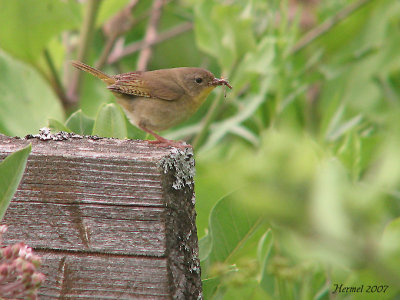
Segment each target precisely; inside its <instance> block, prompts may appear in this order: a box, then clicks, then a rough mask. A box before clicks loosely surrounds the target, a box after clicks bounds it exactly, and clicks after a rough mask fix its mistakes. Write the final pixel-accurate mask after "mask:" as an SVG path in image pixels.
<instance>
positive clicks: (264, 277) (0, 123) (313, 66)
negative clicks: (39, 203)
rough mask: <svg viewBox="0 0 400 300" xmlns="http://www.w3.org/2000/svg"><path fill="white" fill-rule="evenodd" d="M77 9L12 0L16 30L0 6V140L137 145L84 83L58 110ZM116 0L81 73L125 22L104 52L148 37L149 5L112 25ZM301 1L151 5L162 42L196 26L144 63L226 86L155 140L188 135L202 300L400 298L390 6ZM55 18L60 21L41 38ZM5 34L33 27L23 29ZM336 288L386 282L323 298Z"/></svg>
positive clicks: (119, 66)
mask: <svg viewBox="0 0 400 300" xmlns="http://www.w3.org/2000/svg"><path fill="white" fill-rule="evenodd" d="M90 1H91V0H89V1H88V3H85V4H81V3H78V2H74V1H64V2H62V1H61V2H59V3H57V4H54V5H50V4H49V3H50V2H51V3H53V2H52V1H50V2H49V1H43V3H42V2H41V4H40V5H36V7H34V6H35V5H33V4H32V1H25V2H24V5H25V7H24V9H27V8H29V9H32V15H31V16H29V18H26V19H24V20H21V19H20V18H21V17H20V12H21V10H20V6H21V2H22V1H5V0H4V1H2V0H0V15H1V16H4V17H7V18H8V19H11V20H10V22H11V23H9V24H12V26H10V27H8V28H7V29H5V28H3V29H0V47H1V48H2V52H0V66H2V67H1V70H2V74H0V76H2V80H1V81H0V82H1V83H0V91H1V93H0V132H2V133H6V134H9V135H24V134H26V133H28V132H33V131H36V130H37V129H38V128H40V127H42V126H43V123H45V122H46V121H47V119H50V120H49V125H50V126H51V127H52V128H54V129H57V130H64V131H73V132H76V133H79V134H98V135H102V136H113V137H119V138H125V137H128V138H143V137H144V134H143V133H141V132H140V131H138V130H137V129H135V128H134V127H133V126H132V125H131V124H130V123H129V122H127V120H126V117H125V116H124V115H123V113H122V112H121V110H120V108H119V107H118V106H116V104H114V103H113V102H110V99H111V98H112V97H111V96H110V94H109V93H108V92H107V91H106V89H104V86H103V84H102V83H101V82H100V81H97V80H95V79H93V78H92V77H86V76H85V77H83V80H81V81H80V82H79V84H80V85H81V89H79V88H77V89H75V91H76V93H77V95H78V98H79V102H78V103H77V104H76V106H75V107H74V109H71V108H70V107H69V106H68V103H69V102H68V101H66V99H67V100H71V99H72V100H73V98H71V99H68V95H69V92H71V90H72V89H73V88H74V86H73V85H71V84H70V83H71V81H72V80H71V77H70V76H68V75H69V72H70V69H69V67H68V66H67V65H66V64H65V62H66V61H67V60H68V59H70V58H75V57H76V56H77V55H79V51H80V50H81V47H82V44H81V43H82V41H81V40H80V37H79V36H78V35H77V32H76V31H74V29H76V28H82V26H86V25H87V24H86V23H84V22H83V18H84V16H85V15H87V10H88V9H89V7H90V5H88V4H89V3H90ZM128 2H129V1H127V0H121V1H112V2H111V1H110V2H108V1H103V2H102V4H101V5H100V8H99V11H98V14H97V17H98V18H97V20H96V22H95V24H93V31H92V36H91V38H92V40H93V42H92V43H91V44H90V46H89V48H90V49H89V55H88V57H87V61H88V63H89V64H95V63H97V62H99V61H100V58H101V56H102V54H103V51H104V49H105V48H106V46H105V44H107V42H108V41H109V38H110V35H109V34H107V28H109V27H110V26H112V24H131V27H130V28H129V30H126V31H123V30H121V32H122V35H123V40H119V42H117V43H116V44H115V43H114V44H113V46H114V48H113V49H112V52H111V53H109V55H108V58H109V57H110V56H112V55H115V54H116V53H117V54H118V51H120V50H121V49H126V48H124V47H125V46H126V45H128V44H133V45H136V46H137V47H139V46H140V45H139V46H138V44H134V43H136V42H137V41H141V40H143V37H144V36H145V32H146V28H147V26H148V24H147V23H145V22H143V20H145V19H146V16H147V15H148V14H151V5H152V4H151V3H152V1H139V4H138V5H137V6H136V7H135V9H134V10H133V13H130V14H129V15H130V16H131V17H133V21H132V20H130V19H129V18H128V19H118V21H119V22H114V23H113V22H111V20H113V21H115V20H116V19H114V14H115V13H117V12H119V11H120V10H121V9H123V8H124V7H125V5H126V4H127V3H128ZM304 2H306V3H303V1H277V0H271V1H265V0H252V1H244V0H234V1H229V3H227V2H226V1H222V0H221V1H207V0H200V1H191V0H181V1H169V2H168V3H167V4H166V5H165V6H164V10H163V13H162V16H161V19H160V22H159V26H158V28H157V30H158V32H159V33H160V32H161V33H165V32H168V30H170V29H171V28H175V26H178V27H179V26H180V25H181V24H184V23H185V22H190V23H192V24H193V30H192V31H186V32H185V33H183V34H181V35H179V36H175V37H173V38H169V39H167V40H164V41H162V42H161V43H159V44H156V45H154V46H153V48H152V49H153V56H152V58H151V60H150V61H149V62H148V68H149V69H158V68H165V67H176V66H184V65H187V66H189V65H192V66H202V67H205V68H207V69H209V70H211V71H212V72H214V73H215V74H216V75H218V76H220V75H223V76H224V77H227V78H229V81H230V82H231V84H232V86H233V87H234V89H233V90H232V91H228V93H227V98H226V99H225V100H224V95H223V94H224V91H223V90H222V89H216V90H215V91H214V92H213V93H212V95H211V96H210V97H209V100H208V101H207V102H206V103H205V105H204V106H203V107H202V108H201V109H200V110H199V112H198V113H196V114H195V115H194V116H193V117H192V118H191V119H190V120H188V121H187V122H186V123H184V124H182V125H180V126H178V127H177V128H174V129H172V130H170V131H168V132H166V133H165V135H166V136H167V137H170V138H175V139H183V138H184V139H186V140H189V141H190V142H192V143H193V144H194V146H195V149H196V153H197V164H196V167H197V177H196V193H197V203H196V206H197V215H198V219H197V220H198V221H197V222H198V234H199V238H201V239H200V257H201V261H202V276H203V279H204V281H203V289H204V296H205V298H206V299H246V298H248V299H331V298H337V299H342V298H346V299H367V298H368V297H370V298H371V299H374V297H375V298H376V297H378V298H379V299H393V298H395V297H398V296H399V295H400V286H399V282H400V280H399V279H400V278H399V276H400V274H399V270H400V266H399V261H400V259H399V254H400V249H399V245H400V241H399V237H400V232H399V228H400V227H399V215H400V202H399V200H400V198H399V188H400V156H399V153H398V149H399V146H400V139H399V137H400V126H399V124H398V115H399V113H400V105H399V103H400V101H399V99H400V52H399V51H398V45H400V28H399V21H398V20H399V19H400V3H399V2H398V1H378V0H342V1H304ZM35 3H36V2H35ZM228 4H229V5H228ZM49 5H50V6H49ZM48 10H51V12H52V13H51V15H49V14H48ZM5 12H7V16H6V15H5ZM64 12H66V13H65V14H64ZM71 12H73V13H72V14H71ZM46 13H47V15H46ZM41 14H43V16H44V17H43V18H41V19H42V20H43V22H42V23H41V22H39V17H38V16H39V15H40V16H41ZM61 15H62V17H60V16H61ZM81 16H82V17H81ZM58 17H60V20H61V21H60V23H59V25H57V26H54V27H52V28H45V29H43V28H42V27H43V24H48V22H50V23H51V24H52V22H53V21H52V18H58ZM46 20H47V21H46ZM44 21H46V22H44ZM85 24H86V25H85ZM110 24H111V25H110ZM17 25H18V26H20V27H21V28H25V27H27V26H30V27H31V28H32V32H31V35H30V36H28V37H27V36H26V35H29V31H26V30H25V31H23V32H22V30H21V29H20V28H19V27H18V26H17ZM184 25H185V24H184ZM113 26H115V25H113ZM17 27H18V28H17ZM47 27H48V26H47ZM114 28H115V27H114ZM86 29H87V28H86ZM117 29H118V28H117ZM120 29H121V28H120ZM40 30H45V31H43V35H42V36H40V37H37V35H38V32H41V31H40ZM65 30H68V31H65ZM88 32H90V31H88ZM160 36H161V34H160V35H159V36H158V37H160ZM35 37H36V38H35ZM24 39H26V41H27V42H26V43H25V44H24V42H23V41H24ZM117 40H118V37H117ZM25 45H27V47H24V46H25ZM139 50H140V47H139ZM43 51H44V53H43ZM46 53H47V55H46ZM119 54H121V52H119ZM19 60H22V61H24V62H25V63H26V62H28V63H29V65H25V64H24V63H23V62H21V61H19ZM138 60H140V55H138V54H137V52H132V53H131V55H129V56H122V57H121V58H120V59H118V60H117V61H116V62H115V63H112V64H108V63H107V60H106V61H105V62H106V63H105V66H104V68H103V69H104V71H105V72H107V73H110V74H115V73H121V72H128V71H132V70H133V69H135V65H136V64H137V62H138ZM177 64H179V65H177ZM61 77H62V78H63V79H62V80H61ZM21 78H24V80H21ZM57 82H58V84H57ZM51 89H53V90H54V91H55V93H54V92H52V91H51ZM55 95H57V96H55ZM61 103H62V104H64V107H68V108H67V109H65V110H63V109H62V108H61V107H62V105H60V104H61ZM64 114H65V115H66V116H67V117H68V118H67V121H66V122H64ZM335 284H343V285H344V286H361V285H364V286H367V285H377V286H381V285H388V286H389V288H388V289H387V291H386V292H385V293H383V292H380V293H378V292H376V293H371V294H367V293H365V292H364V293H339V294H334V293H333V292H334V290H335Z"/></svg>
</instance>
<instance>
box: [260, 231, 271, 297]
mask: <svg viewBox="0 0 400 300" xmlns="http://www.w3.org/2000/svg"><path fill="white" fill-rule="evenodd" d="M273 243H274V239H273V236H272V231H271V230H268V231H267V232H266V233H265V234H264V235H263V236H262V238H261V239H260V242H259V244H258V251H257V252H258V259H259V261H260V264H261V279H260V286H261V287H262V288H263V289H264V290H265V291H266V292H267V293H268V294H269V295H274V294H275V278H274V276H273V275H271V274H269V273H268V271H267V269H268V265H269V262H270V258H271V256H272V246H273Z"/></svg>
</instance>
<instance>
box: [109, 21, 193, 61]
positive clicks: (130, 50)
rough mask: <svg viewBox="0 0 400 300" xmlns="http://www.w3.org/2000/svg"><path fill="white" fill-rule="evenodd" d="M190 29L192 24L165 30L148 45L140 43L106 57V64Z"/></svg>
mask: <svg viewBox="0 0 400 300" xmlns="http://www.w3.org/2000/svg"><path fill="white" fill-rule="evenodd" d="M192 29H193V24H192V23H191V22H185V23H182V24H180V25H177V26H175V27H173V28H171V29H169V30H166V31H164V32H162V33H160V34H158V35H157V37H156V38H155V39H154V40H153V41H151V42H150V43H148V44H146V43H145V42H144V41H140V42H135V43H132V44H130V45H128V46H126V47H125V48H124V49H123V50H122V51H113V52H112V53H111V54H110V56H109V57H108V61H107V63H108V64H113V63H116V62H117V61H119V60H120V59H122V58H124V57H125V56H128V55H131V54H133V53H135V52H137V51H141V50H143V49H144V48H145V47H147V46H154V45H156V44H159V43H162V42H164V41H166V40H169V39H171V38H173V37H175V36H177V35H180V34H182V33H185V32H187V31H189V30H192Z"/></svg>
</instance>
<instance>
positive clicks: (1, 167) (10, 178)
mask: <svg viewBox="0 0 400 300" xmlns="http://www.w3.org/2000/svg"><path fill="white" fill-rule="evenodd" d="M29 153H31V145H30V144H29V145H28V146H26V147H25V148H24V149H21V150H19V151H16V152H14V153H12V154H10V155H9V156H8V157H6V158H5V159H4V160H3V161H2V162H1V163H0V220H2V219H3V217H4V214H5V213H6V210H7V207H8V205H9V204H10V201H11V199H12V197H13V196H14V193H15V191H16V190H17V188H18V185H19V182H20V181H21V178H22V175H23V174H24V171H25V166H26V161H27V159H28V156H29Z"/></svg>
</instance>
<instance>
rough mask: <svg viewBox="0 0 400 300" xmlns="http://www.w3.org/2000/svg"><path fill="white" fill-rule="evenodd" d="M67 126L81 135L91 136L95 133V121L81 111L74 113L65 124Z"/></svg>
mask: <svg viewBox="0 0 400 300" xmlns="http://www.w3.org/2000/svg"><path fill="white" fill-rule="evenodd" d="M65 126H67V127H68V128H69V129H71V130H72V131H73V132H75V133H77V134H81V135H91V134H92V132H93V126H94V120H93V119H92V118H89V117H88V116H86V115H85V114H84V113H83V112H82V110H81V109H79V110H77V111H76V112H74V113H73V114H72V115H71V116H70V117H69V118H68V120H67V121H66V122H65Z"/></svg>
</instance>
